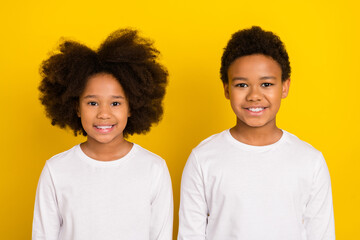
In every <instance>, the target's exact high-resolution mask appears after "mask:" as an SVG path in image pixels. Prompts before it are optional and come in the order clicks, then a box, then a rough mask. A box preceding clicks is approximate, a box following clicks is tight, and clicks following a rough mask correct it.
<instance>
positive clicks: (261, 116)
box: [224, 54, 290, 129]
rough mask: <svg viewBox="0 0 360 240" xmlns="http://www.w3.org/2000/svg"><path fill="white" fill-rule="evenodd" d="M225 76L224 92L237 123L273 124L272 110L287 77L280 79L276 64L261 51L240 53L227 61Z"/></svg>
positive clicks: (250, 125) (283, 92)
mask: <svg viewBox="0 0 360 240" xmlns="http://www.w3.org/2000/svg"><path fill="white" fill-rule="evenodd" d="M228 79H229V83H228V84H224V90H225V96H226V98H227V99H229V100H230V103H231V107H232V109H233V111H234V112H235V114H236V116H237V127H240V128H247V129H249V128H262V127H270V128H276V121H275V119H276V114H277V112H278V110H279V108H280V103H281V99H282V98H285V97H286V96H287V94H288V91H289V84H290V79H287V80H285V81H284V82H282V80H281V67H280V65H279V64H278V63H277V62H276V61H275V60H273V59H272V58H271V57H268V56H265V55H262V54H253V55H248V56H243V57H240V58H238V59H236V60H235V61H234V62H233V63H232V64H231V65H230V67H229V69H228Z"/></svg>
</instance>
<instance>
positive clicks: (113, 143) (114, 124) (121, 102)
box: [78, 73, 133, 161]
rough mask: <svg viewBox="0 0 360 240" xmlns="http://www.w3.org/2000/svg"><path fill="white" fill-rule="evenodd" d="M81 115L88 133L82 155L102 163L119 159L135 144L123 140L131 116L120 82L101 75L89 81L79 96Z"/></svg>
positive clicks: (110, 76) (106, 75) (103, 74)
mask: <svg viewBox="0 0 360 240" xmlns="http://www.w3.org/2000/svg"><path fill="white" fill-rule="evenodd" d="M79 99H80V101H79V110H78V116H79V117H80V118H81V124H82V126H83V128H84V129H85V131H86V133H87V141H86V142H84V143H82V144H81V145H80V146H81V149H82V150H83V152H84V153H85V154H86V155H87V156H89V157H91V158H93V159H96V160H99V161H112V160H116V159H120V158H122V157H124V156H125V155H126V154H128V153H129V151H130V150H131V148H132V146H133V143H130V142H128V141H127V140H125V139H124V135H123V131H124V129H125V127H126V124H127V121H128V117H130V108H129V103H128V100H127V98H126V95H125V92H124V90H123V88H122V86H121V85H120V83H119V81H118V80H117V79H115V78H114V77H113V76H112V75H110V74H106V73H100V74H96V75H94V76H92V77H91V78H89V80H88V82H87V84H86V87H85V89H84V92H83V93H82V94H81V95H80V98H79Z"/></svg>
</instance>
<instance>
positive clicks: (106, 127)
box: [96, 126, 112, 129]
mask: <svg viewBox="0 0 360 240" xmlns="http://www.w3.org/2000/svg"><path fill="white" fill-rule="evenodd" d="M96 128H100V129H108V128H112V126H96Z"/></svg>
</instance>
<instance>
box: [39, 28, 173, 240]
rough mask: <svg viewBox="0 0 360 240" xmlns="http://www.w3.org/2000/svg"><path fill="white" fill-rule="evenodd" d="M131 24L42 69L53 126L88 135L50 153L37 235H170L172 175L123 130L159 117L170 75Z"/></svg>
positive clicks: (74, 46)
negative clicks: (131, 28) (129, 28)
mask: <svg viewBox="0 0 360 240" xmlns="http://www.w3.org/2000/svg"><path fill="white" fill-rule="evenodd" d="M158 55H159V52H158V50H156V49H155V48H154V47H153V45H152V43H151V42H150V41H149V40H147V39H144V38H141V37H139V36H138V34H137V32H136V31H133V30H128V29H125V30H118V31H116V32H114V33H113V34H111V35H110V36H109V37H108V38H107V39H106V40H105V42H104V43H103V44H102V45H101V46H100V47H99V49H98V50H97V51H93V50H91V49H89V48H88V47H86V46H84V45H82V44H79V43H77V42H73V41H66V42H64V43H63V44H61V45H60V52H59V53H57V54H54V55H52V56H51V57H50V58H49V59H47V60H46V61H44V62H43V64H42V66H41V73H42V81H41V84H40V87H39V89H40V92H41V97H40V100H41V103H42V104H43V105H44V106H45V110H46V113H47V116H48V117H49V118H50V119H51V121H52V122H51V123H52V125H58V126H60V127H61V128H65V127H69V128H71V129H72V130H73V131H74V134H75V135H77V134H83V135H84V136H87V141H86V142H84V143H81V144H79V145H76V146H74V147H73V148H71V149H70V150H68V151H65V152H63V153H60V154H58V155H56V156H54V157H52V158H51V159H49V160H48V161H47V162H46V164H45V166H44V169H43V171H42V173H41V176H40V180H39V183H38V187H37V193H36V201H35V211H34V219H33V233H32V238H33V239H36V240H38V239H47V240H48V239H65V240H71V239H76V240H80V239H84V240H90V239H98V240H107V239H109V240H111V239H117V240H118V239H131V240H134V239H141V240H144V239H171V236H172V221H173V199H172V188H171V180H170V175H169V172H168V169H167V166H166V163H165V161H164V160H163V159H161V158H160V157H159V156H157V155H155V154H153V153H151V152H149V151H147V150H146V149H144V148H142V147H140V146H139V145H137V144H135V143H131V142H128V141H127V140H126V136H128V135H129V134H130V135H132V134H134V133H146V132H148V131H149V130H150V127H151V125H152V124H153V123H157V122H159V120H160V118H161V116H162V113H163V110H162V100H163V97H164V95H165V86H166V84H167V77H168V74H167V71H166V69H165V68H164V67H163V66H162V65H160V64H159V63H158V62H157V57H158Z"/></svg>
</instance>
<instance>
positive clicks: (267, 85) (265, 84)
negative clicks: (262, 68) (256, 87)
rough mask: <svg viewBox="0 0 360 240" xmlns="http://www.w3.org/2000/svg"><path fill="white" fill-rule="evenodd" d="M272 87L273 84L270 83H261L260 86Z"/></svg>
mask: <svg viewBox="0 0 360 240" xmlns="http://www.w3.org/2000/svg"><path fill="white" fill-rule="evenodd" d="M272 85H274V84H272V83H263V84H261V86H263V87H270V86H272Z"/></svg>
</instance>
